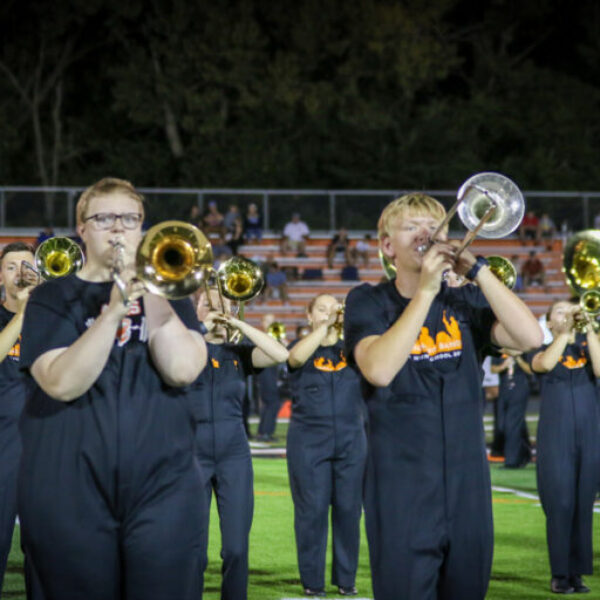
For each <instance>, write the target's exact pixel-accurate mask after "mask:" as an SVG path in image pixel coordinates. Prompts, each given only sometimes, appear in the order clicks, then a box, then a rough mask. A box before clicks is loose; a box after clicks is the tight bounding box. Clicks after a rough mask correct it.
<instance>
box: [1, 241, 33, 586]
mask: <svg viewBox="0 0 600 600" xmlns="http://www.w3.org/2000/svg"><path fill="white" fill-rule="evenodd" d="M24 262H27V263H29V264H30V265H33V262H34V254H33V248H31V246H29V244H25V243H23V242H12V243H10V244H7V245H6V246H4V248H3V249H2V253H0V280H1V283H2V285H3V287H4V294H5V300H4V303H3V304H2V306H0V329H1V332H0V361H1V362H0V398H1V399H2V401H1V402H0V456H1V457H2V459H1V460H0V590H1V589H2V582H3V579H4V573H5V571H6V563H7V560H8V555H9V553H10V547H11V542H12V537H13V531H14V528H15V518H16V516H17V473H18V471H19V460H20V458H21V438H20V435H19V429H18V422H19V417H20V416H21V412H22V411H23V406H24V404H25V378H24V377H23V374H22V373H21V372H20V371H19V360H20V356H21V328H22V326H23V315H24V314H25V306H26V304H27V300H28V299H29V294H30V292H31V290H32V289H33V286H34V284H35V283H34V282H33V281H28V280H27V278H26V276H25V277H24V272H26V270H25V271H23V270H22V266H23V263H24ZM29 567H30V564H29V561H28V560H27V559H26V560H25V580H26V584H27V588H28V593H29V594H30V596H28V597H32V596H33V597H36V596H35V595H34V592H33V590H32V589H31V587H32V585H33V582H32V576H31V573H30V569H29ZM38 595H39V594H38Z"/></svg>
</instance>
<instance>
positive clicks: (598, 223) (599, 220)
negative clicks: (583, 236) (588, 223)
mask: <svg viewBox="0 0 600 600" xmlns="http://www.w3.org/2000/svg"><path fill="white" fill-rule="evenodd" d="M594 229H600V213H598V214H597V215H596V216H595V217H594Z"/></svg>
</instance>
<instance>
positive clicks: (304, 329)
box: [296, 324, 311, 340]
mask: <svg viewBox="0 0 600 600" xmlns="http://www.w3.org/2000/svg"><path fill="white" fill-rule="evenodd" d="M310 332H311V329H310V327H309V326H308V325H302V324H299V325H296V339H297V340H301V339H302V338H303V337H306V336H307V335H308V334H309V333H310Z"/></svg>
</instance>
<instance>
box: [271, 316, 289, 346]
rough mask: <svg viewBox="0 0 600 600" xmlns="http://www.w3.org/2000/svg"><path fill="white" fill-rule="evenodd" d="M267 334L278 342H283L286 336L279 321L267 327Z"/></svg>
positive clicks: (283, 327)
mask: <svg viewBox="0 0 600 600" xmlns="http://www.w3.org/2000/svg"><path fill="white" fill-rule="evenodd" d="M267 333H268V334H269V335H270V336H271V337H272V338H274V339H276V340H277V341H278V342H282V341H283V340H285V336H286V331H285V324H284V323H282V322H281V321H273V323H271V324H270V325H269V326H268V327H267Z"/></svg>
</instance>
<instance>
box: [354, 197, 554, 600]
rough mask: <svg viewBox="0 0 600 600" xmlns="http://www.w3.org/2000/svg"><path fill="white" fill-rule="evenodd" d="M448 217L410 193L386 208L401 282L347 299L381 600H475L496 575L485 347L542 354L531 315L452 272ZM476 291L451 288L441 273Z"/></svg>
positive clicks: (485, 279) (456, 266)
mask: <svg viewBox="0 0 600 600" xmlns="http://www.w3.org/2000/svg"><path fill="white" fill-rule="evenodd" d="M444 216H445V209H444V207H443V206H442V205H441V204H440V203H439V202H438V201H437V200H435V199H434V198H431V197H430V196H426V195H425V194H421V193H412V194H407V195H405V196H402V197H401V198H398V199H396V200H394V201H392V202H391V203H390V204H388V206H387V207H386V208H385V209H384V210H383V212H382V214H381V217H380V219H379V223H378V232H379V243H380V246H381V250H382V252H383V254H384V255H385V257H386V258H387V259H388V260H389V261H391V262H393V264H394V266H395V267H396V278H395V279H393V280H391V281H388V282H384V283H380V284H379V285H377V286H369V285H361V286H359V287H356V288H354V289H353V290H352V291H351V292H350V294H349V295H348V298H347V301H346V318H345V328H344V334H345V340H346V350H347V356H348V359H349V361H350V362H351V363H354V362H355V363H356V364H357V365H358V367H359V369H360V371H361V373H362V375H363V378H364V390H365V395H366V400H367V404H368V409H369V436H368V439H369V454H368V459H367V470H366V480H365V518H366V526H367V537H368V541H369V552H370V558H371V574H372V580H373V591H374V594H375V598H376V599H377V600H423V599H425V598H427V599H428V600H432V599H435V598H437V599H444V600H456V599H457V598H460V599H461V600H481V599H483V598H484V597H485V594H486V590H487V587H488V582H489V577H490V570H491V563H492V546H493V535H492V507H491V492H490V477H489V468H488V464H487V456H486V449H485V437H484V431H483V422H482V406H483V399H482V397H481V394H482V392H481V386H480V381H481V375H480V356H481V351H482V349H483V348H484V347H485V346H487V345H489V344H493V345H495V346H498V347H508V348H512V349H517V350H530V349H532V348H536V347H538V346H539V345H540V343H541V340H542V333H541V330H540V328H539V325H538V323H537V321H536V320H535V318H534V316H533V315H532V313H531V311H530V310H529V309H528V308H527V307H526V306H525V305H524V304H523V303H522V302H521V300H519V298H518V297H517V296H515V295H514V294H513V293H512V292H511V291H510V290H509V289H508V288H507V287H505V286H504V285H503V284H502V283H501V282H500V281H499V280H498V279H496V277H494V275H493V274H492V273H491V272H490V270H489V268H488V267H487V265H486V261H485V259H483V258H482V257H478V258H477V259H476V258H475V257H474V256H473V255H472V254H471V253H470V252H469V251H468V250H465V251H463V252H462V253H461V254H460V256H459V258H458V259H457V258H456V251H455V245H453V244H451V243H448V242H446V241H444V240H445V233H446V232H445V231H442V232H440V238H439V239H438V240H436V242H435V243H431V239H430V238H431V237H432V235H433V233H434V232H436V230H437V229H438V226H439V225H440V223H442V222H443V220H444ZM450 269H452V270H454V271H455V272H456V273H457V274H458V275H461V276H465V277H466V278H467V279H468V280H470V281H475V282H476V283H477V286H474V285H465V286H461V287H457V288H450V287H448V286H447V284H446V283H445V282H444V281H443V274H444V272H445V271H447V270H450Z"/></svg>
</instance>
